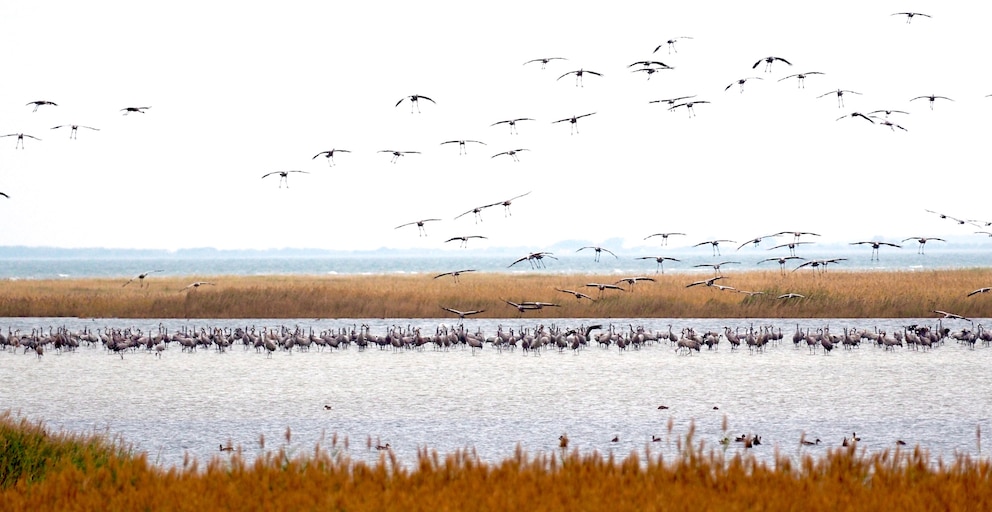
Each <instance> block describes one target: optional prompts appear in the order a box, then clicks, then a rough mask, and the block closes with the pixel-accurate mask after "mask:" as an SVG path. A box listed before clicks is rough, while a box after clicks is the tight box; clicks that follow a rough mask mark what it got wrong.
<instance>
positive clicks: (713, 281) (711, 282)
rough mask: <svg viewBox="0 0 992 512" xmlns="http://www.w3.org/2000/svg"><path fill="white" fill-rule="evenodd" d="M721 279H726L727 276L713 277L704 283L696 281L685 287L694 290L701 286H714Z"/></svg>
mask: <svg viewBox="0 0 992 512" xmlns="http://www.w3.org/2000/svg"><path fill="white" fill-rule="evenodd" d="M720 279H726V276H715V277H711V278H709V279H703V280H702V281H695V282H692V283H689V284H687V285H685V287H686V288H692V287H693V286H700V285H703V286H713V284H714V283H716V282H717V281H718V280H720Z"/></svg>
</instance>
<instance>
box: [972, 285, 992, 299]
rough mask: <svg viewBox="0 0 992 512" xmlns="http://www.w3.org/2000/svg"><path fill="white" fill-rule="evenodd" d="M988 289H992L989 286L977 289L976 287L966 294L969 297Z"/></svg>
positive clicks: (985, 291)
mask: <svg viewBox="0 0 992 512" xmlns="http://www.w3.org/2000/svg"><path fill="white" fill-rule="evenodd" d="M989 291H992V288H989V287H985V288H979V289H977V290H975V291H973V292H971V293H969V294H968V297H971V296H972V295H977V294H979V293H988V292H989Z"/></svg>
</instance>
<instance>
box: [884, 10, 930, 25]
mask: <svg viewBox="0 0 992 512" xmlns="http://www.w3.org/2000/svg"><path fill="white" fill-rule="evenodd" d="M890 16H905V17H906V23H912V22H913V17H915V16H923V17H924V18H933V16H930V15H929V14H923V13H922V12H894V13H892V14H890Z"/></svg>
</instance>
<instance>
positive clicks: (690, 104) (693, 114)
mask: <svg viewBox="0 0 992 512" xmlns="http://www.w3.org/2000/svg"><path fill="white" fill-rule="evenodd" d="M697 103H709V102H708V101H706V100H697V101H686V102H683V103H679V104H677V105H672V106H671V107H668V110H671V111H672V112H674V111H675V109H677V108H681V107H685V109H686V110H688V111H689V118H693V117H696V110H695V109H694V108H693V107H694V106H695V105H696V104H697Z"/></svg>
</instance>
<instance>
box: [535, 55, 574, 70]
mask: <svg viewBox="0 0 992 512" xmlns="http://www.w3.org/2000/svg"><path fill="white" fill-rule="evenodd" d="M553 60H568V59H566V58H565V57H542V58H540V59H531V60H529V61H527V62H524V66H526V65H527V64H530V63H531V62H540V63H541V69H544V68H546V67H547V66H548V63H549V62H551V61H553Z"/></svg>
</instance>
